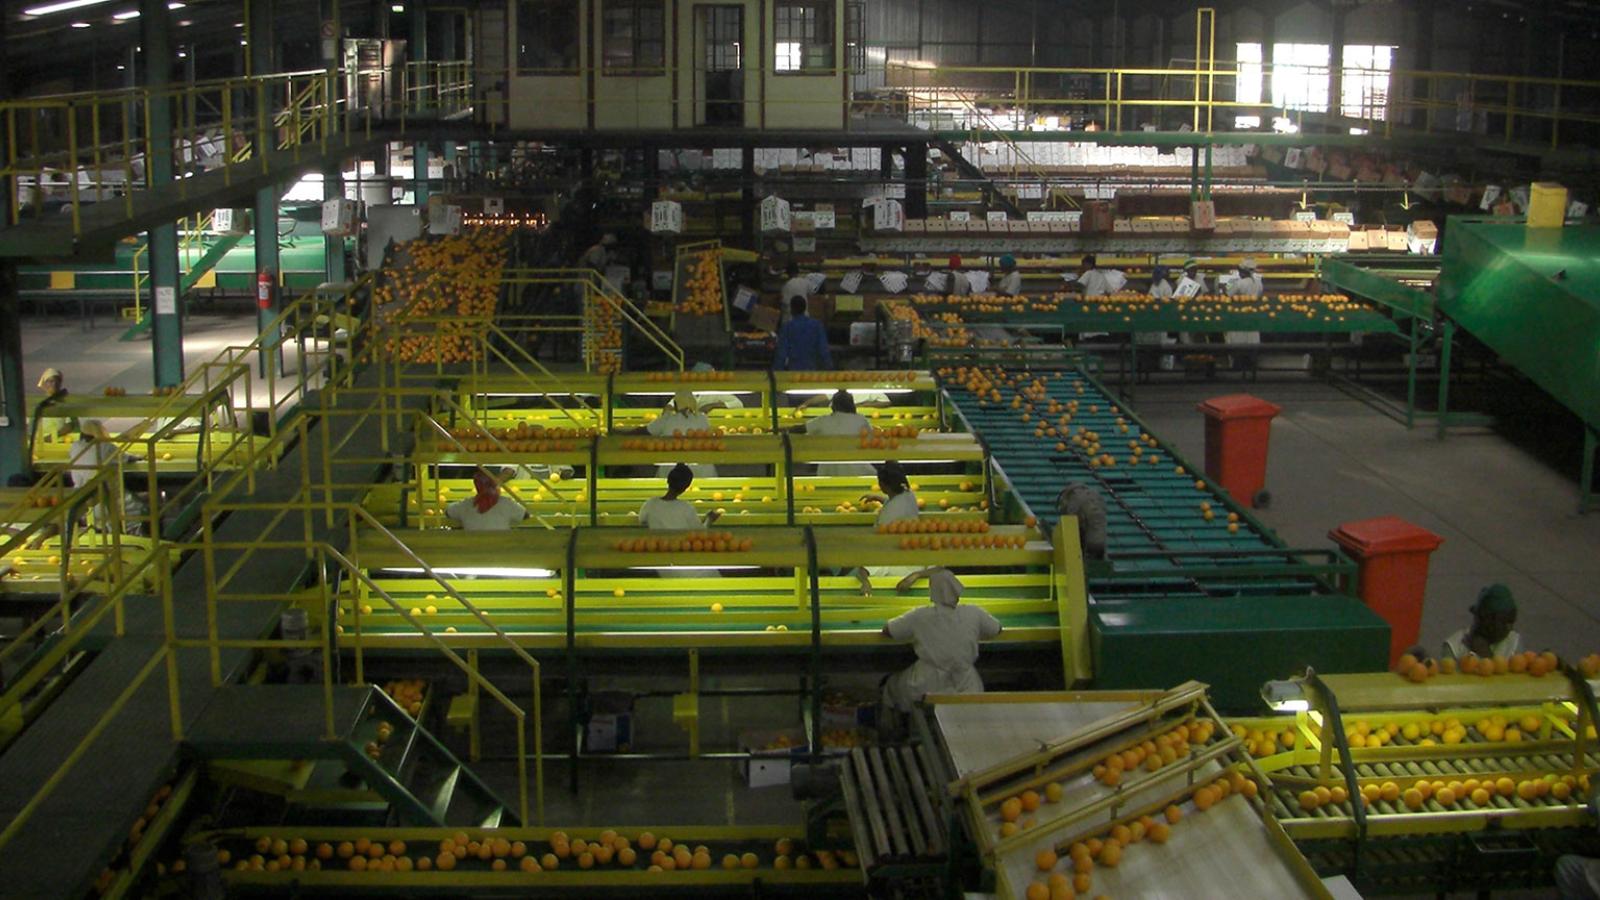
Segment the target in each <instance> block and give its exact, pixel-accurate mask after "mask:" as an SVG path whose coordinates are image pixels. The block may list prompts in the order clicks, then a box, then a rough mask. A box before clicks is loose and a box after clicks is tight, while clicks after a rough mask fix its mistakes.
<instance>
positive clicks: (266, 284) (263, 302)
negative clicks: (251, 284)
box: [256, 271, 272, 310]
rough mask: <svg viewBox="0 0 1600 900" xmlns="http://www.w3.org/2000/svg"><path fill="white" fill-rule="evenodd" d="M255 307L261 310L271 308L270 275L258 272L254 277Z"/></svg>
mask: <svg viewBox="0 0 1600 900" xmlns="http://www.w3.org/2000/svg"><path fill="white" fill-rule="evenodd" d="M256 306H257V308H259V309H262V310H268V309H271V308H272V273H270V272H266V271H263V272H260V273H259V274H257V275H256Z"/></svg>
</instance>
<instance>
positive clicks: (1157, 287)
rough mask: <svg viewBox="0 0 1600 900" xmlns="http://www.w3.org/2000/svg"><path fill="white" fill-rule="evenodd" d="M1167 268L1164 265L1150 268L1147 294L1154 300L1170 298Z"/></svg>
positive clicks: (1170, 287) (1170, 288)
mask: <svg viewBox="0 0 1600 900" xmlns="http://www.w3.org/2000/svg"><path fill="white" fill-rule="evenodd" d="M1168 272H1169V270H1168V269H1167V267H1166V266H1155V267H1154V268H1152V269H1151V270H1150V290H1149V292H1148V293H1149V294H1150V296H1151V297H1152V298H1153V299H1156V300H1169V299H1171V298H1172V282H1171V281H1168V280H1167V275H1168Z"/></svg>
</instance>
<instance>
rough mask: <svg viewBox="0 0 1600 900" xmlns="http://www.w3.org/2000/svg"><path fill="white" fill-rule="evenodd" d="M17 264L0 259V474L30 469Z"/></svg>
mask: <svg viewBox="0 0 1600 900" xmlns="http://www.w3.org/2000/svg"><path fill="white" fill-rule="evenodd" d="M20 305H21V304H20V303H19V301H18V300H17V267H16V265H15V264H13V263H12V262H11V261H10V260H6V261H5V262H0V478H5V479H9V478H10V477H11V476H13V475H18V474H22V473H24V472H27V471H28V469H29V464H28V428H27V421H28V411H27V408H28V386H27V385H26V384H24V383H23V381H22V311H21V309H20Z"/></svg>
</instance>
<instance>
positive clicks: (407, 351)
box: [372, 228, 508, 363]
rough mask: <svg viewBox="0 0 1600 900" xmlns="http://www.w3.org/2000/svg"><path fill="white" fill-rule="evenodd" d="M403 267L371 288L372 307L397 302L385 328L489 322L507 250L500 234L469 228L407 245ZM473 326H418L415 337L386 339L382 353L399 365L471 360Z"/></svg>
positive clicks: (473, 352) (473, 351) (503, 238)
mask: <svg viewBox="0 0 1600 900" xmlns="http://www.w3.org/2000/svg"><path fill="white" fill-rule="evenodd" d="M403 249H404V251H405V254H406V258H407V263H406V264H405V265H404V266H401V267H399V268H397V269H395V270H393V271H392V272H391V274H390V279H389V283H388V284H385V285H380V286H378V287H376V288H374V289H373V292H372V299H373V303H374V305H376V306H377V307H379V308H380V309H381V308H382V307H385V306H388V305H390V304H394V303H400V304H402V305H401V308H400V309H398V310H397V311H395V312H394V313H393V314H392V315H391V316H389V319H388V322H389V325H390V326H399V327H400V328H402V329H404V328H405V327H406V323H407V322H408V321H412V320H418V319H427V318H443V317H460V318H462V319H479V320H481V319H484V318H489V317H493V316H494V313H495V306H496V304H497V302H498V300H499V296H500V280H501V279H500V276H501V272H502V270H503V269H504V267H505V263H506V255H507V251H508V247H507V244H506V240H505V235H504V234H501V233H496V232H495V231H494V230H492V229H488V228H472V229H467V230H465V231H463V232H462V233H461V234H459V235H453V236H449V237H443V238H428V239H421V240H416V241H409V242H407V243H406V244H404V245H403ZM476 327H477V326H476V325H475V324H474V323H472V322H465V321H464V322H461V323H448V322H446V323H428V324H422V323H418V324H417V326H416V328H415V329H407V330H408V331H415V332H420V333H408V334H405V335H397V336H391V337H390V338H389V340H388V344H387V347H386V349H387V351H388V352H389V353H390V354H391V355H394V356H398V357H399V358H400V359H401V360H402V361H404V362H412V363H459V362H466V361H468V360H470V359H473V358H474V356H475V354H476V353H478V352H479V351H478V350H477V349H476V348H475V345H474V342H473V338H474V337H475V329H476Z"/></svg>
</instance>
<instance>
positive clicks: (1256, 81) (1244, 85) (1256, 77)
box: [1234, 44, 1261, 103]
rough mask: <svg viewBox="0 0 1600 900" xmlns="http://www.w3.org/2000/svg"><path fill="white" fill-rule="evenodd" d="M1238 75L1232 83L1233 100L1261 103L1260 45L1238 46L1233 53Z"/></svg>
mask: <svg viewBox="0 0 1600 900" xmlns="http://www.w3.org/2000/svg"><path fill="white" fill-rule="evenodd" d="M1234 58H1235V59H1237V60H1238V62H1239V75H1238V78H1237V80H1236V81H1235V83H1234V99H1235V100H1238V101H1239V102H1240V103H1260V102H1261V45H1260V44H1240V45H1238V48H1237V49H1236V50H1235V51H1234Z"/></svg>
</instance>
